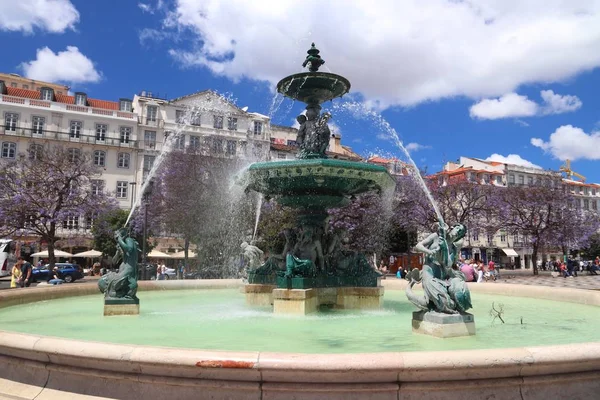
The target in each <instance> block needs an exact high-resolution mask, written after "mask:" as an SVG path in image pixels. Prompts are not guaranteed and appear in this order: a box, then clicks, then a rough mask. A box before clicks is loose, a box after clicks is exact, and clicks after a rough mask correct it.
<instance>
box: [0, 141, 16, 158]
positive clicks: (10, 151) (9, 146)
mask: <svg viewBox="0 0 600 400" xmlns="http://www.w3.org/2000/svg"><path fill="white" fill-rule="evenodd" d="M16 154H17V144H16V143H13V142H3V143H2V158H15V155H16Z"/></svg>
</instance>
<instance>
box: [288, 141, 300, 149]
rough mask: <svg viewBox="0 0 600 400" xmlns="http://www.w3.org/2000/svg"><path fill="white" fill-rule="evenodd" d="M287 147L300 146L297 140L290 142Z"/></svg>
mask: <svg viewBox="0 0 600 400" xmlns="http://www.w3.org/2000/svg"><path fill="white" fill-rule="evenodd" d="M287 145H288V146H294V147H296V146H298V142H296V141H295V140H288V141H287Z"/></svg>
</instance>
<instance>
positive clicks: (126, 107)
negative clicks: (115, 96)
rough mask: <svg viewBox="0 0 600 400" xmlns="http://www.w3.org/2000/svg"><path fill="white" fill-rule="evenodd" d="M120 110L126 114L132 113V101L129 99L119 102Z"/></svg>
mask: <svg viewBox="0 0 600 400" xmlns="http://www.w3.org/2000/svg"><path fill="white" fill-rule="evenodd" d="M119 110H120V111H125V112H131V110H132V107H131V100H128V99H121V100H119Z"/></svg>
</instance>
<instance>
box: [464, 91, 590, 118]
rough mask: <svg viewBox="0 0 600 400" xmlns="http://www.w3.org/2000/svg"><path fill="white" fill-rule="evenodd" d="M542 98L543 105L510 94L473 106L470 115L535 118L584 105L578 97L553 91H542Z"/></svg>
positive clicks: (570, 110) (524, 97)
mask: <svg viewBox="0 0 600 400" xmlns="http://www.w3.org/2000/svg"><path fill="white" fill-rule="evenodd" d="M540 96H541V97H542V100H543V104H538V103H536V102H535V101H533V100H529V99H528V98H527V96H521V95H518V94H516V93H508V94H505V95H504V96H502V97H500V98H497V99H483V100H481V101H480V102H479V103H476V104H473V105H472V106H471V108H470V109H469V114H470V115H471V118H477V119H501V118H520V117H533V116H536V115H549V114H562V113H566V112H572V111H576V110H578V109H579V108H581V106H582V104H583V103H582V102H581V100H579V97H577V96H571V95H560V94H557V93H554V91H552V90H542V91H541V92H540Z"/></svg>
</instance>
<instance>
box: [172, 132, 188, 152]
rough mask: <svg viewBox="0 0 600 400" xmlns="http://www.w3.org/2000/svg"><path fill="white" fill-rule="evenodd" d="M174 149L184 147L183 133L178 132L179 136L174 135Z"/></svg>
mask: <svg viewBox="0 0 600 400" xmlns="http://www.w3.org/2000/svg"><path fill="white" fill-rule="evenodd" d="M173 149H174V150H184V149H185V135H183V134H179V136H176V137H175V143H174V144H173Z"/></svg>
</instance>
